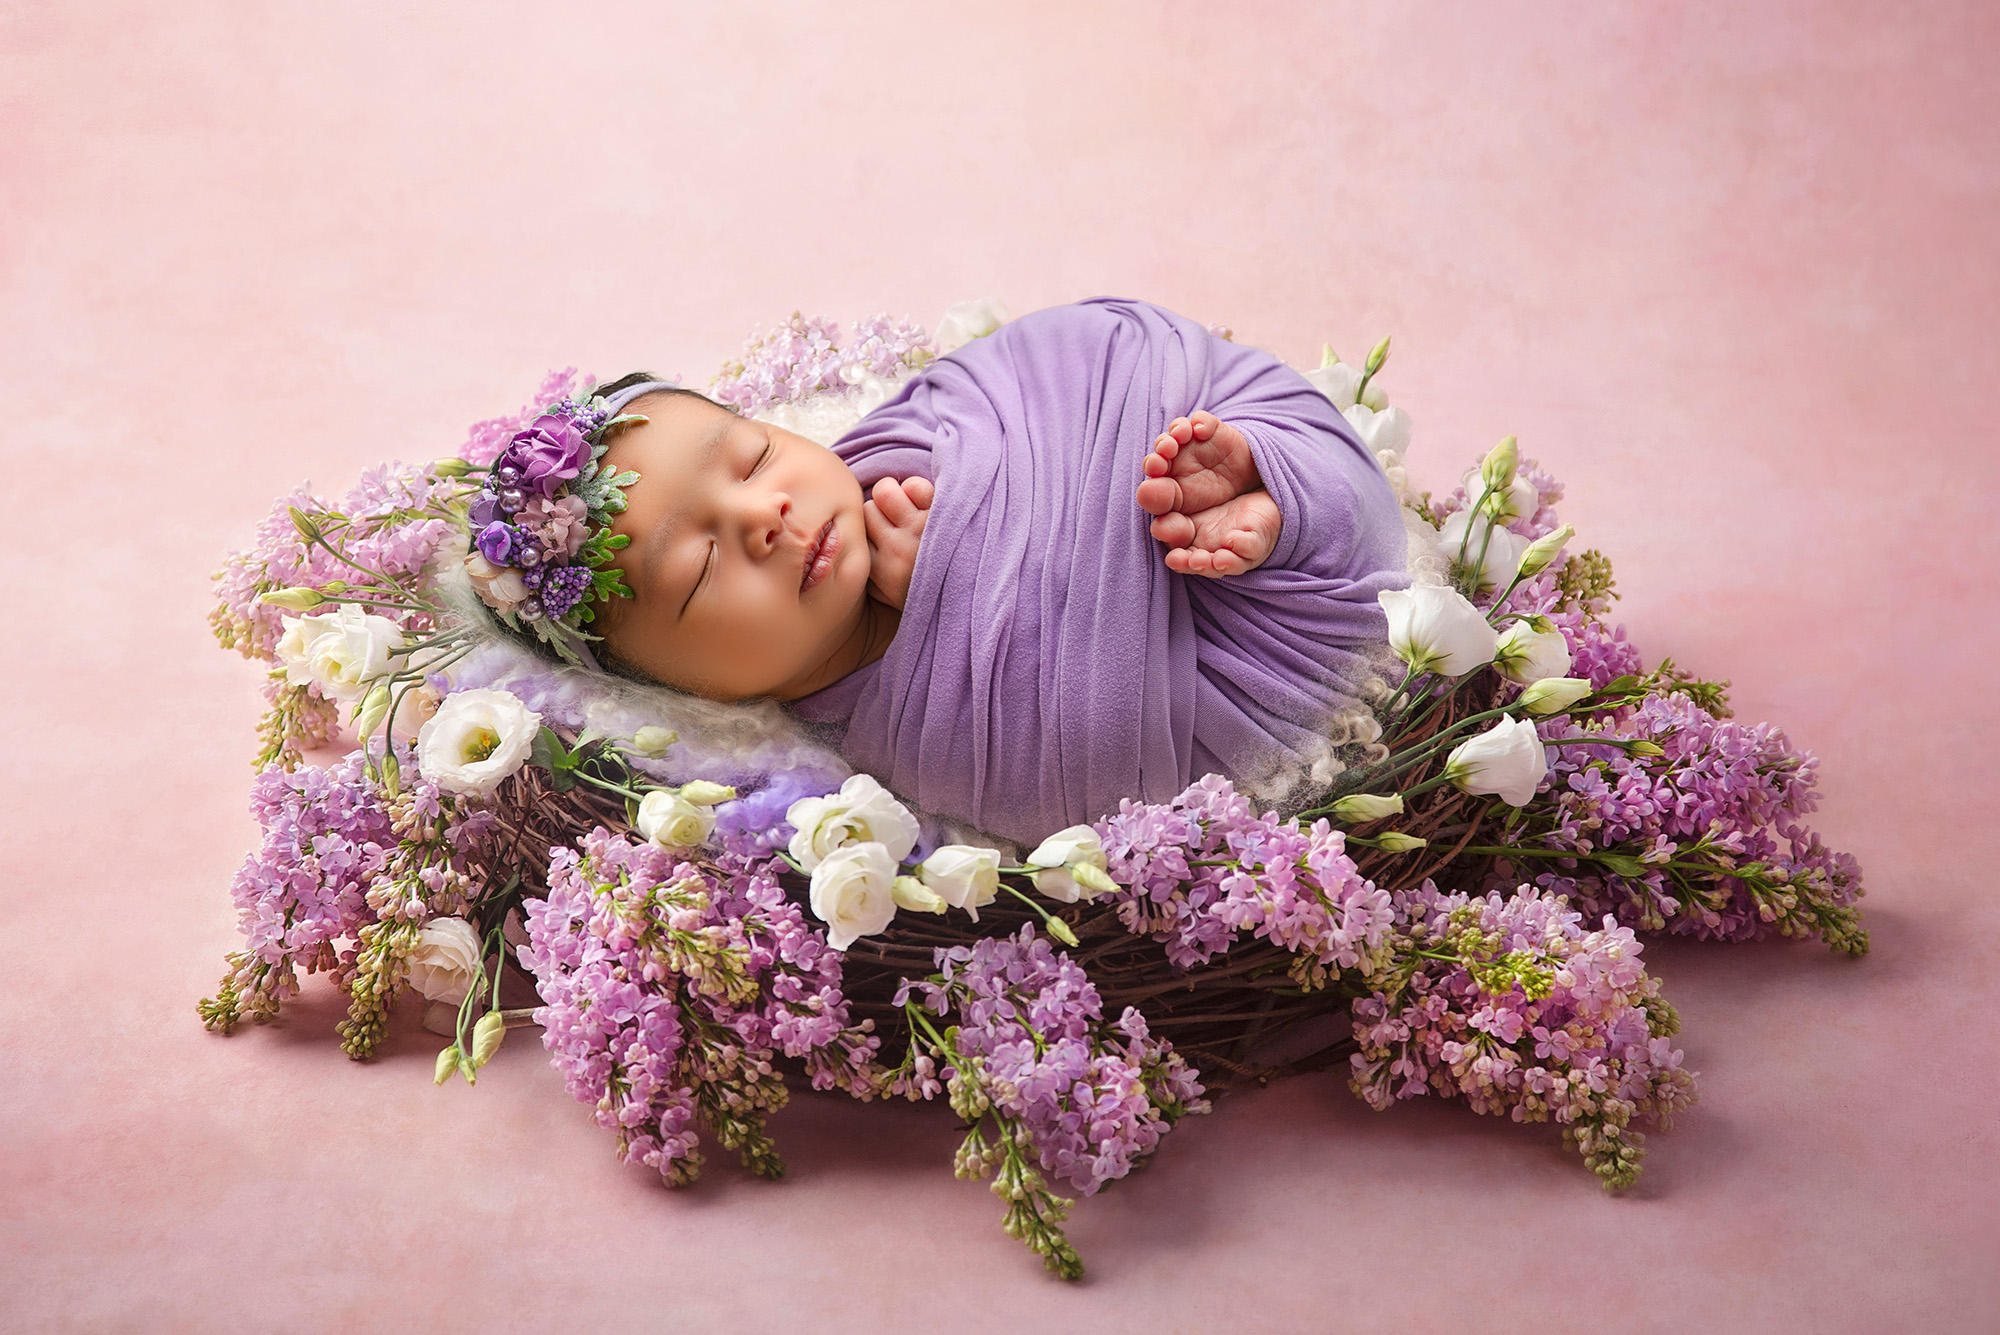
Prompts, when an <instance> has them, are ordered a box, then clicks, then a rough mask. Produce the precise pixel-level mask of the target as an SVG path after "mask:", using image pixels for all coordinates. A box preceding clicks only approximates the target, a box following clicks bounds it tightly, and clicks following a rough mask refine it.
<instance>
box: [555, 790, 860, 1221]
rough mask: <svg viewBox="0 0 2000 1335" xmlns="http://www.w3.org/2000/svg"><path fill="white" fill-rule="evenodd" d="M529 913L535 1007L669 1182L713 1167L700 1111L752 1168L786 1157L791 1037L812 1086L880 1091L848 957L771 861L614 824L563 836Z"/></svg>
mask: <svg viewBox="0 0 2000 1335" xmlns="http://www.w3.org/2000/svg"><path fill="white" fill-rule="evenodd" d="M527 929H528V937H529V943H528V945H527V946H526V947H524V948H523V949H522V951H521V960H522V962H523V963H524V964H525V965H527V967H528V968H529V969H530V970H531V971H532V972H533V973H534V975H535V978H536V981H537V984H538V987H539V990H540V993H541V996H542V1000H543V1005H542V1007H541V1008H540V1009H538V1010H537V1011H536V1013H535V1018H536V1021H537V1022H538V1023H539V1024H541V1025H542V1026H543V1028H544V1033H543V1038H542V1041H543V1043H544V1044H545V1045H546V1046H547V1047H548V1049H549V1051H550V1052H551V1053H552V1054H553V1060H554V1062H555V1065H556V1068H557V1069H558V1070H560V1071H562V1073H563V1075H564V1077H565V1080H566V1083H567V1085H568V1088H569V1091H570V1093H571V1095H573V1096H574V1097H575V1098H576V1099H577V1100H578V1101H579V1102H582V1103H588V1104H593V1105H594V1106H595V1108H596V1111H597V1121H598V1123H599V1124H600V1125H602V1126H605V1127H607V1128H610V1129H613V1130H616V1131H617V1132H618V1135H619V1153H620V1156H621V1157H622V1158H625V1159H627V1160H637V1161H638V1162H640V1163H643V1164H645V1165H646V1166H647V1167H650V1168H653V1169H655V1170H656V1171H658V1172H659V1173H660V1174H661V1176H663V1177H664V1178H666V1179H667V1180H668V1181H669V1182H673V1183H675V1184H680V1183H685V1182H688V1181H691V1180H693V1178H694V1177H695V1176H696V1175H697V1174H698V1173H699V1171H700V1167H701V1162H702V1159H701V1154H700V1152H699V1150H698V1149H697V1128H698V1126H700V1125H703V1124H705V1125H706V1126H707V1127H708V1128H709V1130H710V1131H711V1132H713V1133H714V1134H715V1136H716V1138H717V1140H718V1141H719V1142H720V1143H721V1144H722V1145H723V1147H724V1148H726V1149H732V1150H736V1151H738V1152H740V1153H741V1154H742V1156H743V1159H744V1162H745V1163H746V1164H747V1165H748V1166H749V1167H750V1168H751V1169H752V1170H753V1171H756V1172H759V1173H762V1174H765V1175H767V1176H776V1175H778V1174H779V1173H781V1172H782V1171H783V1165H782V1163H781V1162H780V1160H779V1159H778V1156H777V1153H776V1149H775V1146H774V1145H773V1144H772V1142H771V1139H770V1137H769V1135H768V1134H767V1132H766V1130H765V1127H764V1119H765V1116H766V1115H767V1114H768V1113H769V1112H771V1111H772V1110H774V1109H776V1108H778V1107H780V1106H782V1105H783V1103H784V1101H785V1098H786V1090H785V1085H784V1081H783V1079H782V1078H781V1077H780V1076H779V1075H778V1074H777V1073H776V1072H775V1070H774V1069H773V1067H772V1060H773V1058H774V1057H775V1055H776V1054H777V1053H779V1052H782V1053H784V1054H785V1055H786V1056H790V1057H797V1058H803V1059H804V1061H805V1063H806V1066H807V1069H808V1071H809V1073H810V1075H811V1079H812V1082H813V1085H814V1086H815V1087H816V1088H833V1087H840V1088H844V1089H847V1090H849V1091H850V1092H852V1093H855V1094H857V1095H858V1096H861V1097H867V1096H868V1095H870V1094H872V1092H873V1088H874V1080H875V1072H874V1054H875V1051H876V1048H877V1047H878V1046H879V1043H880V1040H879V1039H877V1038H876V1037H875V1036H874V1035H873V1033H872V1032H871V1028H872V1026H871V1025H870V1024H869V1023H868V1022H866V1021H864V1022H862V1023H860V1024H858V1025H857V1024H854V1023H852V1022H851V1021H850V1019H849V1017H848V1010H847V1003H846V1001H845V999H844V998H843V996H842V995H841V991H840V957H839V956H838V954H836V953H835V952H832V951H829V950H828V949H827V948H826V941H825V937H824V936H823V935H822V934H821V933H819V932H817V931H815V930H813V929H812V928H810V927H808V926H807V925H806V923H805V921H804V918H803V917H802V916H801V914H800V912H799V910H798V908H797V906H796V905H793V904H791V903H789V902H788V901H787V900H786V899H785V896H784V893H783V890H782V889H781V888H780V886H779V885H778V883H777V879H776V876H775V874H774V867H773V864H771V863H768V862H766V863H750V862H747V861H745V860H742V859H735V860H733V861H730V862H729V863H728V864H727V865H712V866H708V867H703V866H699V865H697V864H695V863H692V862H688V861H685V860H682V859H679V858H677V857H676V856H674V855H672V854H670V853H667V852H666V851H664V850H662V849H659V848H656V847H653V846H651V845H646V844H635V843H633V842H631V841H630V840H628V839H626V838H623V837H621V836H618V835H613V834H611V833H610V832H608V831H606V830H604V829H603V828H601V827H600V828H598V829H595V830H593V831H591V832H590V834H588V835H587V836H585V838H584V840H583V842H582V848H581V851H580V852H579V851H578V850H576V849H560V850H557V852H556V856H555V858H554V860H553V861H552V862H551V864H550V868H549V893H548V897H547V899H545V900H541V901H530V903H529V904H528V906H527Z"/></svg>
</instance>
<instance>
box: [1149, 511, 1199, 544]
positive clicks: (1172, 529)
mask: <svg viewBox="0 0 2000 1335" xmlns="http://www.w3.org/2000/svg"><path fill="white" fill-rule="evenodd" d="M1152 534H1153V536H1154V537H1155V538H1157V539H1159V540H1160V541H1161V542H1164V543H1166V544H1167V546H1169V547H1185V546H1187V545H1188V544H1189V543H1191V542H1193V541H1194V520H1192V519H1189V518H1188V517H1187V516H1186V515H1183V514H1164V515H1161V516H1160V517H1159V518H1158V519H1155V520H1154V521H1153V523H1152Z"/></svg>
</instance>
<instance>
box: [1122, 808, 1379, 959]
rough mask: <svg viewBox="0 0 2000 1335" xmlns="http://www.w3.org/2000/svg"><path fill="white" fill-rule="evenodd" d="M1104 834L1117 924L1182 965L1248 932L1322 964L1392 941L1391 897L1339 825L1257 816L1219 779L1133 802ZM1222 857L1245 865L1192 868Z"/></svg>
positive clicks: (1367, 953) (1371, 952)
mask: <svg viewBox="0 0 2000 1335" xmlns="http://www.w3.org/2000/svg"><path fill="white" fill-rule="evenodd" d="M1096 829H1097V832H1098V837H1099V838H1100V839H1102V840H1103V841H1104V851H1105V855H1106V858H1107V860H1108V862H1109V864H1110V868H1109V869H1110V873H1111V877H1112V879H1113V880H1115V881H1117V882H1118V883H1119V886H1120V889H1119V891H1118V895H1117V903H1118V913H1119V918H1120V920H1121V921H1122V922H1123V923H1124V924H1125V926H1126V928H1127V930H1129V931H1131V932H1133V933H1134V934H1138V935H1150V936H1151V937H1152V938H1153V939H1154V940H1156V941H1159V942H1161V943H1162V944H1163V945H1164V946H1165V947H1166V954H1167V959H1168V961H1169V962H1170V963H1171V964H1173V965H1174V967H1176V968H1181V969H1189V968H1194V967H1196V966H1197V965H1200V964H1204V963H1206V962H1207V961H1209V960H1210V959H1213V958H1214V957H1215V956H1216V955H1219V954H1221V953H1223V952H1224V951H1226V950H1228V949H1229V946H1230V944H1231V943H1232V942H1233V941H1234V940H1235V939H1236V936H1237V934H1238V933H1239V932H1241V931H1244V930H1246V929H1247V930H1249V931H1250V932H1251V933H1252V934H1253V935H1255V936H1258V937H1262V938H1264V939H1266V940H1268V941H1271V942H1272V943H1273V944H1276V945H1280V946H1283V947H1284V948H1285V949H1287V950H1290V951H1292V952H1293V953H1294V954H1299V955H1303V956H1306V957H1308V958H1310V959H1311V960H1313V961H1316V962H1317V963H1318V964H1319V965H1321V966H1323V968H1339V969H1348V968H1355V967H1358V966H1360V965H1361V964H1362V963H1363V962H1364V961H1366V960H1369V959H1372V958H1373V957H1374V956H1375V955H1376V953H1377V952H1379V950H1380V949H1381V947H1382V946H1383V944H1384V943H1385V941H1386V940H1387V938H1388V933H1389V930H1390V927H1391V914H1390V909H1389V897H1388V895H1387V894H1386V893H1385V892H1384V891H1382V890H1379V889H1377V888H1376V887H1375V885H1374V883H1373V882H1371V881H1368V880H1366V879H1365V878H1363V877H1362V876H1361V874H1360V873H1359V871H1358V870H1357V869H1356V868H1355V865H1354V861H1353V859H1351V858H1349V857H1348V856H1347V853H1346V849H1345V846H1344V844H1345V839H1344V836H1343V835H1342V834H1341V833H1340V832H1338V831H1335V830H1333V829H1331V828H1330V827H1329V826H1328V825H1327V823H1326V822H1325V821H1319V822H1316V823H1315V824H1314V825H1313V826H1312V827H1311V828H1310V829H1301V828H1300V827H1299V825H1298V822H1297V821H1280V820H1279V819H1278V818H1277V816H1276V814H1275V813H1270V812H1267V813H1265V814H1264V815H1262V816H1259V815H1257V814H1256V811H1255V809H1254V808H1253V807H1252V806H1251V805H1250V803H1249V801H1248V799H1246V798H1245V797H1244V796H1243V795H1242V794H1241V793H1239V792H1237V791H1236V789H1235V786H1234V785H1232V784H1231V783H1230V782H1229V781H1228V780H1227V779H1224V778H1222V777H1221V776H1220V775H1214V774H1211V775H1207V776H1206V777H1204V778H1201V779H1198V780H1196V781H1195V782H1194V783H1193V784H1191V785H1189V787H1188V789H1187V791H1186V792H1184V793H1182V794H1181V795H1180V796H1179V797H1176V798H1175V799H1174V800H1173V801H1172V802H1168V803H1140V802H1133V801H1130V800H1129V799H1128V800H1127V801H1124V802H1122V803H1120V804H1119V808H1118V812H1117V814H1116V815H1112V816H1107V817H1106V818H1105V819H1103V820H1102V821H1099V822H1098V823H1097V826H1096ZM1225 859H1226V860H1234V861H1236V862H1238V863H1240V864H1241V865H1240V866H1235V867H1194V866H1191V865H1190V863H1191V862H1193V861H1213V860H1225ZM1322 976H1323V975H1322Z"/></svg>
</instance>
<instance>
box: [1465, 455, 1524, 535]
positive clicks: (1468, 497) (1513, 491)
mask: <svg viewBox="0 0 2000 1335" xmlns="http://www.w3.org/2000/svg"><path fill="white" fill-rule="evenodd" d="M1459 485H1460V486H1462V487H1464V488H1465V505H1466V508H1467V509H1471V508H1472V507H1473V506H1475V505H1478V504H1480V501H1479V498H1480V497H1481V496H1486V501H1485V506H1484V508H1485V511H1486V513H1487V514H1489V515H1492V516H1493V517H1494V518H1495V519H1498V520H1499V521H1500V522H1501V523H1503V524H1504V523H1506V522H1507V521H1508V520H1510V519H1526V518H1527V517H1528V516H1529V515H1531V514H1533V513H1534V512H1535V511H1537V510H1539V509H1541V508H1542V493H1540V492H1539V491H1536V490H1535V484H1534V483H1532V482H1530V481H1528V479H1526V478H1524V477H1522V476H1520V475H1519V474H1516V475H1515V476H1514V477H1513V479H1512V480H1511V481H1509V482H1508V483H1507V485H1506V486H1504V487H1499V488H1496V489H1495V490H1494V491H1493V493H1492V494H1491V495H1490V496H1489V495H1487V494H1486V480H1485V478H1483V477H1482V476H1480V472H1479V470H1478V469H1477V468H1475V469H1473V470H1472V471H1471V472H1470V473H1467V474H1466V475H1465V476H1464V477H1462V478H1460V479H1459Z"/></svg>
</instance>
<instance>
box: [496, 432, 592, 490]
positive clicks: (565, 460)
mask: <svg viewBox="0 0 2000 1335" xmlns="http://www.w3.org/2000/svg"><path fill="white" fill-rule="evenodd" d="M589 462H590V442H589V441H587V440H585V439H584V438H583V433H582V432H580V431H578V430H577V429H576V427H575V426H574V425H573V424H572V423H571V422H570V420H569V419H568V418H566V417H557V416H556V415H555V414H553V413H545V414H543V415H542V416H540V417H537V418H536V419H535V420H534V421H533V422H530V423H529V424H528V426H527V427H526V428H525V429H524V430H521V431H517V432H515V433H514V438H513V439H512V440H510V441H509V442H507V448H506V450H505V451H503V452H502V453H501V455H500V457H499V458H498V459H497V460H495V461H494V463H495V467H496V468H498V467H505V466H508V465H512V466H513V467H515V468H518V469H520V470H521V489H522V490H523V491H530V490H532V491H537V492H540V493H541V494H542V495H544V496H553V495H555V494H556V488H558V487H560V486H562V484H563V483H565V482H567V481H569V480H570V479H571V478H573V477H575V476H576V475H577V474H578V473H579V472H581V471H582V470H583V466H584V465H585V464H586V463H589Z"/></svg>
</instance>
